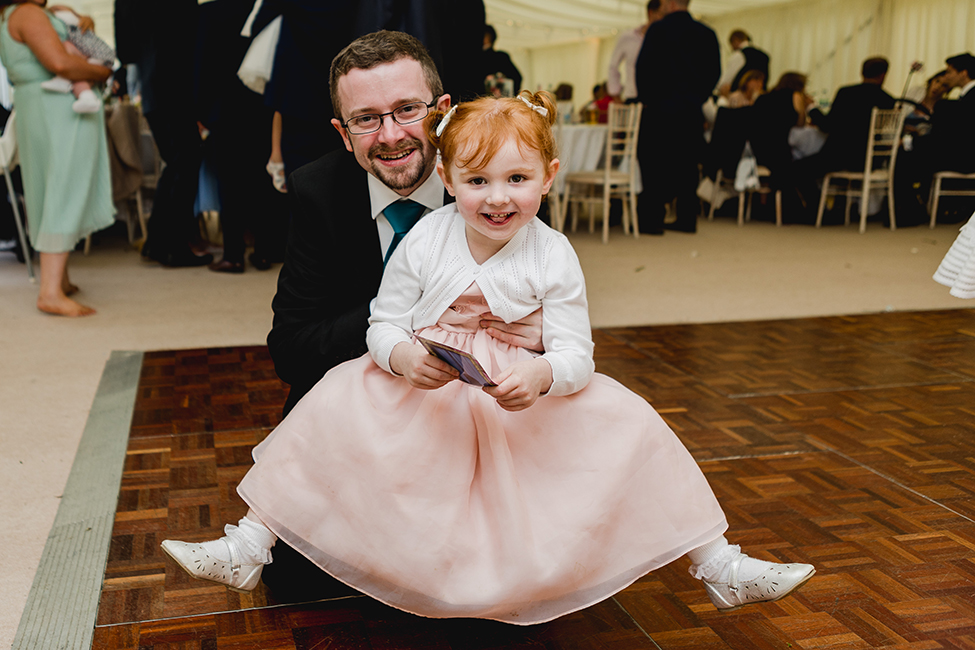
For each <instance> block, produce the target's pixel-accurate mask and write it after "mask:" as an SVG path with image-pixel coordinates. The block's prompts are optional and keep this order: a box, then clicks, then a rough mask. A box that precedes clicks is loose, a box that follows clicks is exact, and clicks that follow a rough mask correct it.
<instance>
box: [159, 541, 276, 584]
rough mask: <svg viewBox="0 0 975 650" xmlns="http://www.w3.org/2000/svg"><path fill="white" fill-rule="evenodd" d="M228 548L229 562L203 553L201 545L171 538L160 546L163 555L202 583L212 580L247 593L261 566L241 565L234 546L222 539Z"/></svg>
mask: <svg viewBox="0 0 975 650" xmlns="http://www.w3.org/2000/svg"><path fill="white" fill-rule="evenodd" d="M223 541H224V542H225V543H226V544H227V548H228V549H230V561H229V562H226V561H224V560H219V559H217V558H215V557H213V556H212V555H210V554H209V553H207V552H206V550H204V548H203V545H202V544H196V543H187V542H179V541H176V540H172V539H167V540H164V541H163V543H162V544H161V546H162V550H163V551H165V552H166V555H168V556H169V557H171V558H173V560H175V561H176V564H178V565H179V566H180V567H181V568H182V569H183V570H184V571H186V572H187V573H188V574H190V575H191V576H193V577H194V578H200V579H201V580H211V581H213V582H218V583H220V584H222V585H227V586H228V587H230V589H231V591H237V592H241V593H249V592H251V591H253V590H254V587H256V586H257V583H258V581H260V579H261V572H262V571H263V570H264V565H263V564H241V561H240V553H239V552H238V550H237V545H236V544H235V543H234V542H233V541H231V540H229V539H228V538H226V537H224V538H223Z"/></svg>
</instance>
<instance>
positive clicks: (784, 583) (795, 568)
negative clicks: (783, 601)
mask: <svg viewBox="0 0 975 650" xmlns="http://www.w3.org/2000/svg"><path fill="white" fill-rule="evenodd" d="M745 557H747V556H746V555H745V554H744V553H739V554H738V557H736V558H735V559H734V560H732V564H731V574H730V575H729V576H728V582H708V581H707V580H704V581H702V582H704V588H705V589H706V590H707V592H708V597H709V598H710V599H711V602H712V603H714V606H715V607H717V608H718V610H719V611H722V612H732V611H734V610H736V609H738V608H740V607H742V606H744V605H750V604H752V603H763V602H771V601H775V600H779V599H780V598H785V597H786V596H788V595H789V594H790V593H792V592H793V591H795V590H796V589H797V588H798V587H799V586H800V585H802V584H803V583H804V582H806V581H807V580H809V578H811V577H812V576H813V574H814V573H816V568H815V567H813V565H811V564H776V563H774V562H769V563H768V567H767V568H766V569H765V570H764V571H763V572H762V573H761V575H759V576H758V577H757V578H756V579H754V580H749V581H747V582H739V580H738V570H739V568H740V567H741V561H742V560H743V559H744V558H745Z"/></svg>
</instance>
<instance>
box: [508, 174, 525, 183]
mask: <svg viewBox="0 0 975 650" xmlns="http://www.w3.org/2000/svg"><path fill="white" fill-rule="evenodd" d="M523 180H525V177H524V176H522V175H521V174H515V175H514V176H512V177H511V182H512V183H520V182H522V181H523Z"/></svg>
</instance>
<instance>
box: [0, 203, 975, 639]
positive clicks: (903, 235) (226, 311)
mask: <svg viewBox="0 0 975 650" xmlns="http://www.w3.org/2000/svg"><path fill="white" fill-rule="evenodd" d="M957 231H958V226H957V225H956V226H939V227H937V228H936V229H934V230H929V229H928V228H906V229H901V230H898V231H895V232H890V231H887V230H884V229H882V228H881V227H880V226H879V225H871V227H870V229H869V230H868V232H867V233H866V234H865V235H859V234H858V233H857V232H856V230H855V229H854V228H845V229H844V228H842V227H830V228H824V229H822V230H816V229H814V228H811V227H805V226H787V227H783V228H775V227H774V226H773V225H771V224H768V223H751V224H748V225H746V227H744V228H740V229H739V228H738V227H737V226H736V225H735V224H734V223H732V222H731V221H730V220H727V219H721V220H718V221H715V222H714V223H707V222H703V223H702V224H701V229H700V231H699V232H698V234H696V235H684V234H679V233H668V234H667V235H666V236H664V237H641V238H640V239H639V240H634V239H632V238H627V237H624V236H623V235H622V233H621V232H620V231H619V229H618V228H617V229H616V230H615V231H613V232H612V233H611V239H610V243H609V244H608V245H603V244H602V243H601V242H600V240H599V238H598V235H589V234H588V233H578V234H575V235H571V239H572V241H573V244H574V245H575V246H576V249H577V250H578V252H579V256H580V259H581V261H582V265H583V268H584V269H585V271H586V275H587V278H588V287H589V299H590V305H591V312H592V321H593V325H594V326H595V327H608V326H616V325H641V324H642V325H646V324H662V323H683V322H706V321H728V320H732V321H733V320H751V319H771V318H794V317H805V316H818V315H829V314H847V313H862V312H875V311H881V310H885V309H893V310H917V309H952V308H971V307H973V306H975V305H973V304H972V302H966V301H963V300H959V299H956V298H952V297H951V296H949V294H948V290H947V289H946V288H944V287H942V286H940V285H938V284H936V283H934V282H933V281H932V280H931V275H932V273H934V270H935V269H936V268H937V266H938V263H939V261H940V260H941V258H942V256H943V255H944V254H945V252H946V251H947V250H948V247H949V246H950V245H951V242H952V241H953V240H954V238H955V235H956V233H957ZM276 278H277V272H276V270H274V271H270V272H264V273H262V272H258V271H255V270H254V269H250V268H249V269H248V271H247V273H245V274H244V275H242V276H228V275H219V274H214V273H211V272H209V271H207V270H206V269H162V268H160V267H158V266H156V265H151V264H145V263H143V262H141V261H140V259H139V256H138V254H137V253H136V252H134V251H133V250H131V249H129V248H128V246H127V244H126V243H125V242H124V241H121V240H118V239H116V238H107V239H103V240H102V241H101V242H100V243H99V244H97V245H96V246H95V247H94V248H93V250H92V253H91V255H90V256H88V257H84V256H82V255H74V256H73V257H72V279H73V280H74V281H75V282H76V283H77V284H79V285H80V286H81V287H82V293H81V294H80V296H79V297H80V299H81V300H82V301H84V302H86V303H88V304H91V305H92V306H94V307H96V308H97V309H98V314H97V315H96V316H93V317H91V318H86V319H80V320H71V319H64V318H57V317H51V316H46V315H44V314H41V313H39V312H38V311H37V310H36V309H35V307H34V301H35V298H36V291H37V288H36V286H35V285H31V284H29V283H28V282H27V278H26V271H25V268H24V266H23V265H21V264H18V263H17V262H16V261H15V259H14V256H13V255H12V254H9V253H0V322H2V324H3V325H2V328H0V355H2V356H0V359H2V363H3V371H4V379H3V390H2V391H0V416H2V417H0V494H2V495H3V498H2V500H0V520H2V521H4V522H7V525H5V526H4V527H3V532H2V533H0V566H3V567H4V569H5V579H6V580H5V582H6V588H5V589H4V590H2V592H0V647H9V646H10V644H11V643H12V641H13V638H14V634H15V633H16V629H17V625H18V623H19V621H20V616H21V612H22V610H23V607H24V604H25V602H26V599H27V594H28V592H29V590H30V587H31V582H32V580H33V576H34V571H35V569H36V567H37V564H38V561H39V559H40V556H41V552H42V550H43V548H44V543H45V540H46V537H47V534H48V532H49V530H50V528H51V524H52V522H53V520H54V515H55V513H56V511H57V507H58V496H59V494H60V493H61V490H62V489H63V487H64V484H65V481H66V479H67V475H68V471H69V470H70V468H71V464H72V462H73V459H74V455H75V450H76V448H77V445H78V441H79V439H80V437H81V433H82V430H83V428H84V424H85V421H86V418H87V416H88V410H89V408H90V406H91V402H92V398H93V395H94V393H95V389H96V387H97V384H98V380H99V378H100V376H101V373H102V369H103V366H104V363H105V361H106V359H107V358H108V356H109V354H110V352H111V351H112V350H155V349H173V348H191V347H210V346H223V345H247V344H259V343H261V342H263V341H264V338H265V336H266V334H267V331H268V329H269V327H270V324H271V309H270V302H271V298H272V296H273V295H274V289H275V281H276Z"/></svg>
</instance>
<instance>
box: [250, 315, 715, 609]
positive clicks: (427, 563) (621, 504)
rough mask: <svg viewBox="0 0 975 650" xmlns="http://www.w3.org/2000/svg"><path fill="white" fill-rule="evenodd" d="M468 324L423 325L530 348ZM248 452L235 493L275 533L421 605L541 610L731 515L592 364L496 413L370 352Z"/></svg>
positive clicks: (609, 587) (493, 348) (399, 600)
mask: <svg viewBox="0 0 975 650" xmlns="http://www.w3.org/2000/svg"><path fill="white" fill-rule="evenodd" d="M450 313H451V312H448V314H450ZM453 315H454V316H455V320H456V313H454V314H453ZM478 319H479V316H477V318H472V319H471V321H470V323H471V325H470V329H471V330H474V331H475V332H476V333H471V332H465V331H458V330H463V329H464V324H460V325H458V324H457V323H454V324H448V323H444V328H449V329H444V328H440V327H434V328H428V329H426V330H425V331H424V332H423V335H424V336H426V337H427V338H434V339H436V340H440V341H442V342H444V343H447V344H449V345H453V346H454V347H459V348H462V349H465V350H468V351H471V352H473V353H474V355H475V356H476V357H477V358H478V360H479V361H480V362H481V363H482V365H483V366H484V367H485V370H487V372H488V373H489V374H490V375H492V376H496V375H497V374H498V373H499V372H500V371H501V370H503V369H504V368H505V367H507V366H508V365H510V364H511V363H512V362H514V361H516V360H519V359H524V358H526V357H528V356H530V354H529V353H528V352H525V351H524V350H521V349H518V348H513V347H511V346H508V345H506V344H502V343H499V342H497V341H496V340H494V339H492V338H490V337H489V336H488V335H487V334H486V333H484V332H483V331H479V330H476V327H477V320H478ZM254 456H255V458H256V459H257V462H256V464H255V465H254V467H253V468H252V469H251V470H250V472H248V474H247V475H246V476H245V478H244V479H243V481H242V482H241V483H240V485H239V487H238V492H239V493H240V495H241V496H242V497H243V499H244V500H245V501H246V502H247V503H248V505H250V506H251V507H252V508H253V509H254V510H255V511H256V512H257V513H258V515H259V516H260V517H261V519H262V520H263V521H264V523H265V524H266V525H267V526H268V527H269V528H270V529H271V530H273V531H274V533H275V534H276V535H278V537H280V538H281V539H282V540H284V541H285V542H287V543H288V544H290V545H291V546H293V547H295V548H296V549H298V550H299V551H300V552H301V553H303V554H304V555H306V556H307V557H308V558H309V559H311V560H312V561H313V562H315V564H317V565H318V566H320V567H321V568H322V569H324V570H325V571H327V572H328V573H330V574H331V575H332V576H334V577H335V578H337V579H339V580H341V581H342V582H345V583H347V584H349V585H351V586H353V587H355V588H356V589H358V590H359V591H362V592H363V593H366V594H368V595H370V596H372V597H374V598H376V599H378V600H380V601H382V602H384V603H387V604H389V605H392V606H393V607H397V608H399V609H403V610H406V611H408V612H412V613H414V614H419V615H422V616H430V617H455V616H464V617H479V618H489V619H495V620H499V621H505V622H508V623H515V624H521V625H527V624H532V623H540V622H544V621H547V620H551V619H553V618H556V617H558V616H561V615H563V614H567V613H569V612H572V611H575V610H578V609H582V608H584V607H587V606H589V605H592V604H594V603H596V602H599V601H600V600H603V599H605V598H607V597H609V596H611V595H612V594H614V593H616V592H617V591H619V590H621V589H623V588H624V587H626V586H628V585H629V584H631V583H632V582H633V581H634V580H636V579H637V578H639V577H640V576H642V575H644V574H646V573H647V572H649V571H652V570H653V569H656V568H657V567H660V566H662V565H664V564H667V563H669V562H671V561H673V560H674V559H676V558H678V557H680V556H682V555H683V554H685V553H686V552H687V551H688V550H691V549H693V548H695V547H697V546H700V545H701V544H704V543H706V542H709V541H711V540H713V539H715V538H716V537H718V536H719V535H720V534H721V533H723V532H724V530H725V529H726V528H727V523H726V521H725V517H724V514H723V512H722V510H721V507H720V506H719V505H718V502H717V500H716V499H715V498H714V494H713V493H712V491H711V488H710V487H709V486H708V484H707V481H706V480H705V478H704V475H703V474H702V473H701V471H700V470H699V469H698V467H697V464H696V463H695V462H694V460H693V458H692V457H691V456H690V454H689V453H688V452H687V450H686V449H685V448H684V446H683V445H682V444H681V443H680V441H679V440H678V439H677V437H676V436H675V435H674V433H673V432H672V431H671V430H670V428H669V427H668V426H667V425H666V424H665V423H664V421H663V420H662V419H661V418H660V416H659V415H657V413H656V412H655V411H654V410H653V409H652V408H651V407H650V406H649V405H648V404H647V403H646V402H645V401H644V400H643V399H642V398H641V397H639V396H638V395H636V394H634V393H632V392H631V391H629V390H628V389H626V388H625V387H623V386H622V385H621V384H619V383H618V382H616V381H614V380H613V379H610V378H609V377H606V376H604V375H599V374H597V375H595V376H594V378H593V380H592V382H591V383H590V384H589V386H587V387H586V388H585V389H583V390H582V391H580V392H578V393H576V394H574V395H570V396H567V397H545V396H543V397H541V398H539V399H538V401H537V402H536V403H535V404H534V405H533V406H532V407H530V408H529V409H527V410H524V411H520V412H517V413H509V412H507V411H504V410H502V409H501V408H499V407H498V406H497V403H496V402H495V400H494V399H492V398H491V397H490V396H488V395H487V394H485V393H483V392H482V391H481V390H480V389H477V388H474V387H471V386H469V385H467V384H463V383H461V382H459V381H454V382H451V383H450V384H448V385H446V386H444V387H443V388H440V389H438V390H433V391H422V390H416V389H413V388H411V387H410V386H409V385H408V384H407V383H406V381H405V380H404V379H402V378H401V377H394V376H392V375H390V374H389V373H387V372H385V371H383V370H382V369H380V368H379V367H378V366H376V365H375V364H374V363H373V361H372V360H371V358H369V356H368V355H367V356H364V357H362V358H360V359H356V360H354V361H349V362H347V363H345V364H342V365H340V366H338V367H336V368H334V369H332V370H331V371H330V372H329V373H328V374H327V375H326V376H325V377H324V378H323V379H322V380H321V381H320V382H319V383H318V384H317V385H316V386H315V387H314V388H313V389H312V390H311V391H310V392H309V393H308V395H307V396H305V397H304V398H303V399H302V400H301V401H300V402H299V403H298V405H297V406H296V407H295V409H294V410H293V411H292V413H291V414H290V415H289V416H288V417H287V418H286V419H285V420H284V421H283V422H282V423H281V425H280V426H278V428H277V429H276V430H275V431H274V432H273V433H272V434H271V435H270V436H269V437H268V438H267V439H266V440H265V441H264V442H263V443H262V444H261V445H260V446H258V447H257V448H256V449H255V451H254Z"/></svg>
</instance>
